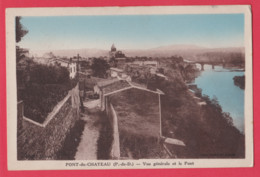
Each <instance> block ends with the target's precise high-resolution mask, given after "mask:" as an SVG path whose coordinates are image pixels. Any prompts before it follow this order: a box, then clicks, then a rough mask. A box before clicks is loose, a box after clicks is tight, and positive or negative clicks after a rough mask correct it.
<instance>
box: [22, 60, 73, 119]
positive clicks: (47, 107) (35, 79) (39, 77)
mask: <svg viewBox="0 0 260 177" xmlns="http://www.w3.org/2000/svg"><path fill="white" fill-rule="evenodd" d="M29 73H30V81H29V82H28V84H26V87H25V89H24V90H23V91H22V92H20V93H18V95H19V97H20V98H21V99H22V100H23V101H24V115H25V116H26V117H28V118H30V119H32V120H34V121H37V122H39V123H43V122H44V120H45V119H46V117H47V116H48V114H49V113H50V112H51V111H52V110H53V108H54V107H55V106H56V105H57V103H58V102H60V101H61V100H62V99H63V98H64V97H65V96H66V95H67V94H68V91H69V90H71V89H72V88H74V87H75V86H76V84H77V82H78V79H77V78H75V79H72V80H70V78H69V71H68V70H67V68H64V67H61V66H47V65H41V64H35V65H34V66H33V67H32V68H31V70H30V72H29Z"/></svg>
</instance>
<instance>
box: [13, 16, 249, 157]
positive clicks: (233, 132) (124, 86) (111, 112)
mask: <svg viewBox="0 0 260 177" xmlns="http://www.w3.org/2000/svg"><path fill="white" fill-rule="evenodd" d="M211 26H214V28H212V27H211ZM104 27H106V29H104ZM16 71H17V107H18V115H17V120H18V121H17V151H18V152H17V153H18V156H17V159H18V160H103V159H122V160H123V159H176V158H180V159H191V158H192V159H195V158H196V159H203V158H207V159H209V158H210V159H223V158H224V159H231V158H236V159H239V158H245V124H246V122H245V117H244V92H245V89H246V87H245V79H246V76H245V48H244V16H243V14H215V15H214V14H204V15H200V14H198V15H187V14H183V15H161V16H160V15H143V16H138V15H122V16H113V15H112V16H67V17H64V16H63V17H16Z"/></svg>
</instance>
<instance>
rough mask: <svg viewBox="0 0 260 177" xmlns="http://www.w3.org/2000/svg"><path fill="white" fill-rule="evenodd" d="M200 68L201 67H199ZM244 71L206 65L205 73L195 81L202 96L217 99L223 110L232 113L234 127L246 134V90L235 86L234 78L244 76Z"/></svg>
mask: <svg viewBox="0 0 260 177" xmlns="http://www.w3.org/2000/svg"><path fill="white" fill-rule="evenodd" d="M197 67H198V68H200V65H197ZM242 75H244V71H238V70H233V71H232V70H228V69H224V68H223V67H222V66H215V69H212V67H211V65H204V71H202V72H201V74H200V76H198V77H197V78H196V79H195V81H194V82H195V84H197V87H198V88H201V89H202V94H205V95H208V96H209V97H210V98H214V97H216V98H217V100H218V102H219V104H220V106H221V107H222V110H223V111H224V112H228V113H230V116H231V117H232V118H233V123H234V126H235V127H237V129H239V130H240V131H241V132H244V90H242V89H240V88H239V87H237V86H235V85H234V81H233V77H234V76H242Z"/></svg>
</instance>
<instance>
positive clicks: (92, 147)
mask: <svg viewBox="0 0 260 177" xmlns="http://www.w3.org/2000/svg"><path fill="white" fill-rule="evenodd" d="M85 110H86V108H85ZM86 111H87V110H86ZM82 120H84V121H85V122H86V124H85V127H84V131H83V133H82V136H81V139H80V143H79V146H78V148H77V152H76V155H75V160H97V141H98V138H99V135H100V129H101V125H100V111H99V109H97V108H92V109H90V110H88V113H84V114H83V115H82Z"/></svg>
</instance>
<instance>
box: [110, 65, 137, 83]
mask: <svg viewBox="0 0 260 177" xmlns="http://www.w3.org/2000/svg"><path fill="white" fill-rule="evenodd" d="M109 72H110V77H112V78H118V79H119V80H127V81H129V82H130V81H132V79H131V77H130V76H129V75H127V74H126V73H125V72H124V70H122V69H119V68H110V69H109Z"/></svg>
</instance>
